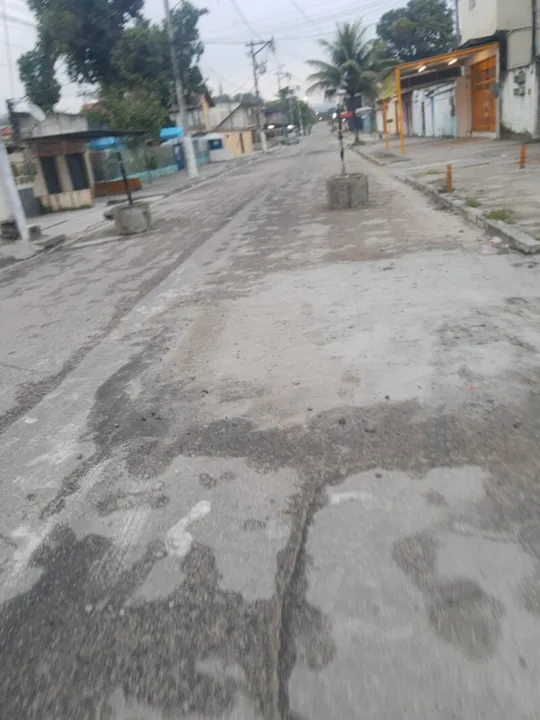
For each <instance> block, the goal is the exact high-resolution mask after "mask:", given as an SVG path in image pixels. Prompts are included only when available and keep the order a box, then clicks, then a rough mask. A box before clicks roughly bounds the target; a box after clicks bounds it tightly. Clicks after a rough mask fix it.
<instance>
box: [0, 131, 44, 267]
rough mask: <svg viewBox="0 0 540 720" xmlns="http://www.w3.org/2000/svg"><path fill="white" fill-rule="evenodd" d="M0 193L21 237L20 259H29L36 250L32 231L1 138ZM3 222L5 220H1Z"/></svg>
mask: <svg viewBox="0 0 540 720" xmlns="http://www.w3.org/2000/svg"><path fill="white" fill-rule="evenodd" d="M0 193H2V195H3V196H4V197H5V198H6V200H7V203H8V205H9V207H10V208H11V212H12V214H13V219H14V221H15V225H16V226H17V230H18V231H19V237H20V248H21V251H22V252H21V255H20V259H21V260H22V259H23V258H29V257H31V256H32V255H33V254H34V253H35V250H34V248H33V247H32V243H31V242H30V230H29V228H28V223H27V221H26V216H25V214H24V208H23V206H22V202H21V198H20V196H19V192H18V190H17V186H16V185H15V180H14V178H13V171H12V169H11V165H10V162H9V158H8V154H7V150H6V146H5V143H4V141H3V139H2V138H1V137H0ZM0 220H3V218H0Z"/></svg>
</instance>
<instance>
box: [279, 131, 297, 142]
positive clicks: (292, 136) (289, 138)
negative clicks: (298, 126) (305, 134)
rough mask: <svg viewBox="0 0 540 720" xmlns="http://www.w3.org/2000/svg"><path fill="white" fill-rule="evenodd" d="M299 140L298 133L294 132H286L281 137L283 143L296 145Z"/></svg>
mask: <svg viewBox="0 0 540 720" xmlns="http://www.w3.org/2000/svg"><path fill="white" fill-rule="evenodd" d="M299 142H300V137H299V136H298V133H296V132H294V131H293V132H288V133H287V134H286V135H285V137H284V138H283V144H284V145H298V143H299Z"/></svg>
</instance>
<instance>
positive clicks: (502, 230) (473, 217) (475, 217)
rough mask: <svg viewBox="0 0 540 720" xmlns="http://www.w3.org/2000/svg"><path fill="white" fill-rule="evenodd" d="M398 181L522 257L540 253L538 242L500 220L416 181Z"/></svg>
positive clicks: (539, 243)
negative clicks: (458, 215) (461, 217)
mask: <svg viewBox="0 0 540 720" xmlns="http://www.w3.org/2000/svg"><path fill="white" fill-rule="evenodd" d="M400 180H402V182H405V183H406V184H407V185H410V186H411V187H413V188H415V189H416V190H419V191H420V192H421V193H423V194H424V195H427V196H428V197H430V198H431V199H432V200H434V201H435V202H436V203H437V205H440V206H441V207H445V208H448V209H449V210H452V212H455V213H459V214H460V215H462V216H463V217H464V218H465V220H467V222H469V223H471V224H473V225H478V226H479V227H481V228H483V229H484V230H486V231H487V232H489V233H493V235H497V236H498V237H500V238H502V239H503V240H506V242H508V244H509V245H510V247H511V248H513V249H514V250H518V251H519V252H521V253H523V254H524V255H535V254H536V253H540V242H538V240H536V239H535V238H533V237H532V236H531V235H528V234H527V233H525V232H523V231H522V230H519V228H517V227H514V226H513V225H508V223H505V222H502V221H501V220H488V219H487V218H486V217H485V216H484V213H483V212H482V211H481V210H478V209H477V208H470V207H467V206H466V205H465V203H464V201H463V200H456V199H455V198H453V197H452V196H450V195H445V194H441V193H440V192H438V191H437V190H434V189H433V188H431V187H429V186H428V185H426V184H425V183H422V182H419V181H418V180H413V179H411V178H400Z"/></svg>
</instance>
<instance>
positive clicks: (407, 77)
mask: <svg viewBox="0 0 540 720" xmlns="http://www.w3.org/2000/svg"><path fill="white" fill-rule="evenodd" d="M499 47H500V44H499V42H498V41H496V42H489V43H487V44H480V45H471V46H470V47H461V48H458V49H457V50H453V51H452V52H449V53H445V54H444V55H434V56H433V57H429V58H423V59H422V60H415V61H414V62H409V63H403V64H402V65H398V66H397V67H395V68H394V77H395V82H396V94H397V97H398V112H399V134H400V147H401V154H402V155H404V154H405V130H404V125H403V92H404V91H405V90H414V89H415V88H416V87H420V86H424V87H425V86H426V85H431V84H433V85H435V84H436V83H443V82H448V81H449V80H452V79H453V78H458V77H460V76H461V66H462V65H463V64H464V63H465V62H466V61H467V60H468V59H469V58H471V57H473V56H474V55H477V54H478V53H480V52H483V51H491V53H492V54H494V53H498V52H499ZM385 135H386V144H387V145H388V128H387V127H386V124H385Z"/></svg>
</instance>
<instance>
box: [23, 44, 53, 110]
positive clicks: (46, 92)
mask: <svg viewBox="0 0 540 720" xmlns="http://www.w3.org/2000/svg"><path fill="white" fill-rule="evenodd" d="M17 62H18V65H19V75H20V78H21V82H22V83H23V85H24V87H25V90H26V95H27V97H28V98H29V99H30V100H31V102H33V103H34V104H35V105H38V106H39V107H40V108H41V109H42V110H43V111H45V112H48V111H50V110H52V109H53V107H54V106H55V105H56V103H57V102H58V100H59V99H60V91H61V87H60V83H59V82H58V80H57V79H56V76H55V71H54V65H55V55H54V52H53V50H52V48H51V47H50V43H47V42H41V43H39V44H38V45H37V47H36V48H35V49H34V50H30V51H29V52H26V53H24V54H23V55H21V56H20V57H19V59H18V61H17Z"/></svg>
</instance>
